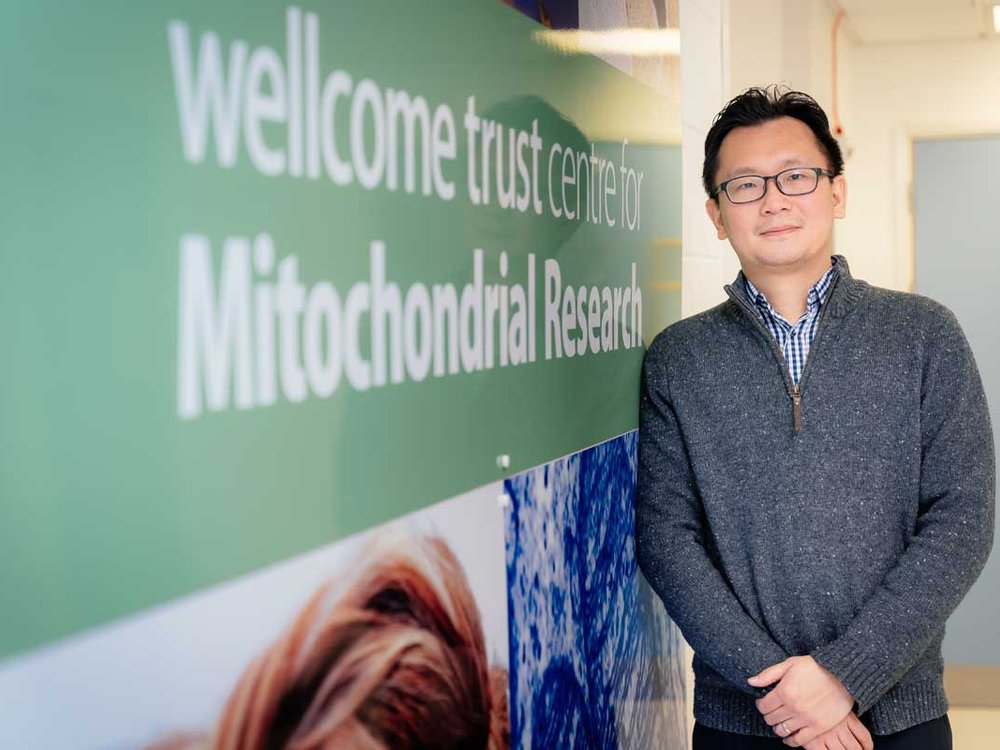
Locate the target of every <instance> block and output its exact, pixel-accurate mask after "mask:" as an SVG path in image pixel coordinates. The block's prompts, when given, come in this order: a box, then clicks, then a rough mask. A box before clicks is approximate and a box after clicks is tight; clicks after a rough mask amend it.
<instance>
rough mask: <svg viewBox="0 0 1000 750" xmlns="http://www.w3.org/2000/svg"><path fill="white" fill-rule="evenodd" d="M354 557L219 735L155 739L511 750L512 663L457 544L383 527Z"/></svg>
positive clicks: (225, 748)
mask: <svg viewBox="0 0 1000 750" xmlns="http://www.w3.org/2000/svg"><path fill="white" fill-rule="evenodd" d="M352 567H353V572H352V573H351V574H350V575H349V576H348V578H349V580H348V581H347V582H346V583H341V585H340V586H337V585H335V584H333V583H332V582H331V583H327V584H324V585H323V586H321V587H320V588H319V589H318V590H317V591H316V592H315V593H314V594H313V595H312V597H311V598H310V599H309V600H308V602H307V603H306V604H305V606H304V607H303V608H302V609H301V611H300V612H299V613H298V614H297V615H296V616H295V619H294V620H293V622H292V623H291V624H290V625H289V626H288V627H287V628H286V629H285V631H284V632H283V633H281V635H279V636H278V638H276V639H275V640H274V641H273V643H271V645H270V646H269V647H268V648H267V649H265V650H264V651H263V652H262V653H261V654H260V655H258V656H257V657H256V658H255V659H254V660H253V661H252V662H251V663H250V665H249V666H248V667H247V668H246V670H245V671H244V672H243V674H242V676H241V677H240V678H239V680H238V681H237V683H236V685H235V687H234V688H233V690H232V692H231V694H230V695H229V698H228V699H227V701H226V704H225V708H224V709H223V711H222V713H221V715H220V716H219V719H218V722H217V724H216V726H215V728H214V729H213V730H212V731H211V732H210V733H207V734H204V735H200V736H199V735H197V734H193V733H187V734H180V735H175V736H172V737H168V738H166V739H164V740H162V741H158V742H155V743H153V744H152V745H150V746H149V747H150V748H155V749H156V750H168V749H169V750H181V749H182V748H183V749H186V750H195V749H196V748H205V749H206V750H207V749H209V748H211V749H212V750H266V749H268V748H288V750H307V749H309V748H358V749H359V750H369V749H370V750H383V749H384V750H389V749H390V748H391V749H396V748H399V749H400V750H408V749H409V748H413V749H416V748H483V750H506V748H508V747H509V746H510V724H509V720H508V716H507V692H508V683H507V670H506V669H504V668H503V667H500V666H496V665H492V666H491V665H490V663H489V659H488V656H487V653H486V644H485V639H484V636H483V628H482V622H481V617H480V614H479V610H478V608H477V606H476V602H475V598H474V596H473V594H472V591H471V589H470V588H469V583H468V580H467V579H466V576H465V573H464V571H463V569H462V566H461V564H460V563H459V561H458V560H457V558H456V557H455V554H454V552H453V551H452V550H451V548H450V546H449V545H448V543H447V542H446V541H445V540H444V539H442V538H441V537H440V536H436V535H430V534H425V535H414V534H409V535H403V534H386V535H376V538H375V539H373V540H372V542H371V544H370V545H367V546H366V549H365V550H364V551H363V552H362V554H361V555H360V557H359V559H358V560H357V561H356V563H355V565H354V566H352ZM338 589H339V590H338Z"/></svg>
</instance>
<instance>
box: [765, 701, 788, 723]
mask: <svg viewBox="0 0 1000 750" xmlns="http://www.w3.org/2000/svg"><path fill="white" fill-rule="evenodd" d="M791 718H792V712H791V711H789V710H788V707H787V706H782V707H781V708H778V709H775V710H774V711H772V712H771V713H769V714H764V721H766V722H767V725H768V726H769V727H773V726H774V725H775V724H780V723H781V722H783V721H788V720H789V719H791Z"/></svg>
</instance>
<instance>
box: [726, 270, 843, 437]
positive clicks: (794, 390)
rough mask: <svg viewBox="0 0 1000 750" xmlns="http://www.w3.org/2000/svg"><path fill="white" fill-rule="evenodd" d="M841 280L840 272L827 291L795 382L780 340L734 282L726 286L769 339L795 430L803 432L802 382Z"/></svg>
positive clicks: (734, 299)
mask: <svg viewBox="0 0 1000 750" xmlns="http://www.w3.org/2000/svg"><path fill="white" fill-rule="evenodd" d="M839 282H840V274H839V273H838V274H837V275H836V276H835V277H834V278H833V283H832V284H831V286H830V291H829V292H827V295H826V302H824V303H823V307H822V308H821V309H820V311H819V320H818V321H817V322H816V336H815V338H813V342H812V344H811V345H810V346H809V356H808V357H807V358H806V366H805V367H804V368H802V374H801V375H800V376H799V382H798V383H793V382H792V376H791V373H789V372H788V363H787V362H786V361H785V354H784V352H782V351H781V348H780V347H779V346H778V342H777V341H775V340H774V336H773V335H772V334H771V332H770V331H769V330H767V328H766V327H765V326H764V323H763V322H762V321H761V319H760V318H759V317H758V316H757V312H756V311H755V310H754V309H753V308H752V307H751V306H750V305H749V304H747V303H746V302H744V301H743V299H742V298H741V297H740V296H739V295H738V294H736V292H734V291H733V287H732V284H728V285H726V287H725V290H726V293H727V294H728V295H729V298H730V299H732V300H733V301H734V302H736V304H737V305H738V306H739V307H741V308H743V312H744V313H746V314H747V315H749V316H750V320H751V321H752V322H753V324H754V326H755V327H756V328H757V330H758V332H760V333H761V334H762V335H763V336H764V338H766V339H767V342H768V344H770V346H771V352H772V354H774V356H775V360H776V361H777V363H778V367H779V368H780V369H781V376H782V378H784V381H785V390H786V391H788V396H789V398H791V400H792V429H793V430H794V431H795V432H802V384H803V383H805V380H806V373H807V372H809V370H810V365H811V364H812V362H813V359H814V358H815V357H814V356H813V355H814V354H815V353H816V345H817V344H818V343H819V340H820V334H821V333H822V332H823V331H825V330H826V326H824V325H823V319H824V318H826V313H827V311H828V310H829V309H830V302H831V300H832V299H833V293H834V291H835V290H836V289H837V284H838V283H839Z"/></svg>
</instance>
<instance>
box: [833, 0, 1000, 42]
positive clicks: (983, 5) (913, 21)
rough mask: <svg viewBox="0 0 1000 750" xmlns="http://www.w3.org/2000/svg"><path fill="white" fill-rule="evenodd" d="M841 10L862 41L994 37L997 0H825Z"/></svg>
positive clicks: (851, 30)
mask: <svg viewBox="0 0 1000 750" xmlns="http://www.w3.org/2000/svg"><path fill="white" fill-rule="evenodd" d="M828 1H829V2H830V5H831V6H832V7H834V9H836V8H841V9H843V10H844V11H845V13H846V16H845V19H844V27H845V30H846V31H847V32H848V33H849V34H850V35H851V36H852V37H854V39H856V40H857V41H858V42H861V43H863V44H880V43H885V42H917V41H931V40H944V39H981V38H990V37H992V38H996V36H997V35H996V34H995V33H994V31H993V16H992V6H993V5H994V3H995V2H997V3H1000V0H828Z"/></svg>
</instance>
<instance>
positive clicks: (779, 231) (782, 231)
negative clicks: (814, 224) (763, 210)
mask: <svg viewBox="0 0 1000 750" xmlns="http://www.w3.org/2000/svg"><path fill="white" fill-rule="evenodd" d="M796 229H798V227H797V226H794V225H792V224H782V225H781V226H777V227H771V228H770V229H765V230H764V231H762V232H761V233H760V234H761V236H763V237H781V236H782V235H786V234H791V233H792V232H794V231H795V230H796Z"/></svg>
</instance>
